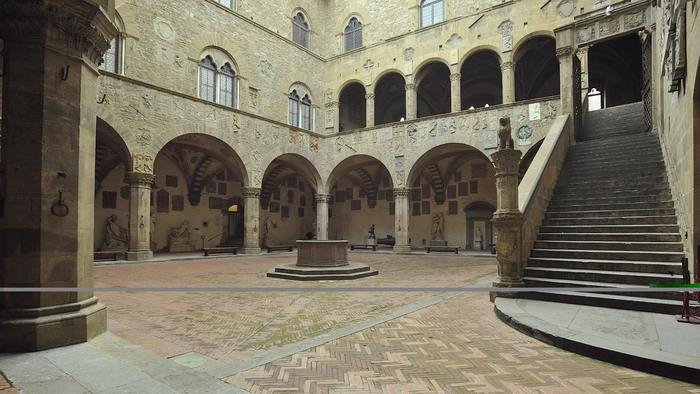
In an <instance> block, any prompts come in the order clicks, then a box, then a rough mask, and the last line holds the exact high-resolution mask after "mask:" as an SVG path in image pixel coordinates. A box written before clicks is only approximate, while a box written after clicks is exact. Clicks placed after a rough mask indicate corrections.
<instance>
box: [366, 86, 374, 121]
mask: <svg viewBox="0 0 700 394" xmlns="http://www.w3.org/2000/svg"><path fill="white" fill-rule="evenodd" d="M375 97H376V95H375V94H374V93H367V94H365V105H366V107H367V109H366V112H367V114H366V116H367V122H366V124H365V127H372V126H374V99H375Z"/></svg>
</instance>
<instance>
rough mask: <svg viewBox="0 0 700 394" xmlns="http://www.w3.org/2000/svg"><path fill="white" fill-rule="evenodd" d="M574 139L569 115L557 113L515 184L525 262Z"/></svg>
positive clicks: (522, 259) (523, 259) (522, 258)
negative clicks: (522, 219) (522, 175)
mask: <svg viewBox="0 0 700 394" xmlns="http://www.w3.org/2000/svg"><path fill="white" fill-rule="evenodd" d="M573 142H574V124H573V119H572V117H571V116H569V115H560V116H558V117H557V118H556V119H555V121H554V123H553V124H552V126H551V128H550V129H549V132H548V133H547V136H546V137H545V139H544V141H543V142H542V145H541V146H540V149H539V151H538V152H537V154H536V155H535V158H534V159H533V161H532V164H530V167H529V168H528V170H527V172H526V173H525V176H524V177H523V180H522V181H521V182H520V185H519V186H518V201H520V212H522V213H523V216H524V218H525V222H524V224H523V228H522V235H521V246H522V247H521V248H520V250H521V254H522V255H521V256H520V257H521V261H522V262H523V263H524V264H525V262H526V261H527V258H528V257H529V256H530V251H531V250H532V248H533V246H534V244H535V238H536V237H537V232H538V231H539V228H540V225H541V224H542V219H543V218H544V214H545V210H546V209H547V206H548V205H549V199H550V198H551V196H552V192H553V190H554V186H555V185H556V183H557V178H558V177H559V173H560V171H561V167H562V165H563V164H564V159H565V158H566V153H567V152H568V150H569V146H571V144H572V143H573ZM525 265H526V264H525Z"/></svg>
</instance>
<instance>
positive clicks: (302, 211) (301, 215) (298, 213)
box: [297, 207, 304, 218]
mask: <svg viewBox="0 0 700 394" xmlns="http://www.w3.org/2000/svg"><path fill="white" fill-rule="evenodd" d="M297 216H298V217H300V218H303V217H304V208H302V207H299V208H298V211H297Z"/></svg>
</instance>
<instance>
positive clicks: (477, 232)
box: [474, 227, 482, 242]
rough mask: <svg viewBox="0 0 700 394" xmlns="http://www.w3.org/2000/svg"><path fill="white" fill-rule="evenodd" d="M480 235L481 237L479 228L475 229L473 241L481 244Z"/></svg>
mask: <svg viewBox="0 0 700 394" xmlns="http://www.w3.org/2000/svg"><path fill="white" fill-rule="evenodd" d="M481 235H482V234H481V227H477V228H476V237H475V238H474V240H475V241H476V242H481Z"/></svg>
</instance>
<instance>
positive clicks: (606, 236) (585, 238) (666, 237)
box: [537, 232, 681, 243]
mask: <svg viewBox="0 0 700 394" xmlns="http://www.w3.org/2000/svg"><path fill="white" fill-rule="evenodd" d="M537 241H577V242H623V243H624V242H639V243H651V242H669V243H675V242H681V236H680V234H678V233H673V234H664V233H542V232H540V233H539V234H537Z"/></svg>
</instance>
